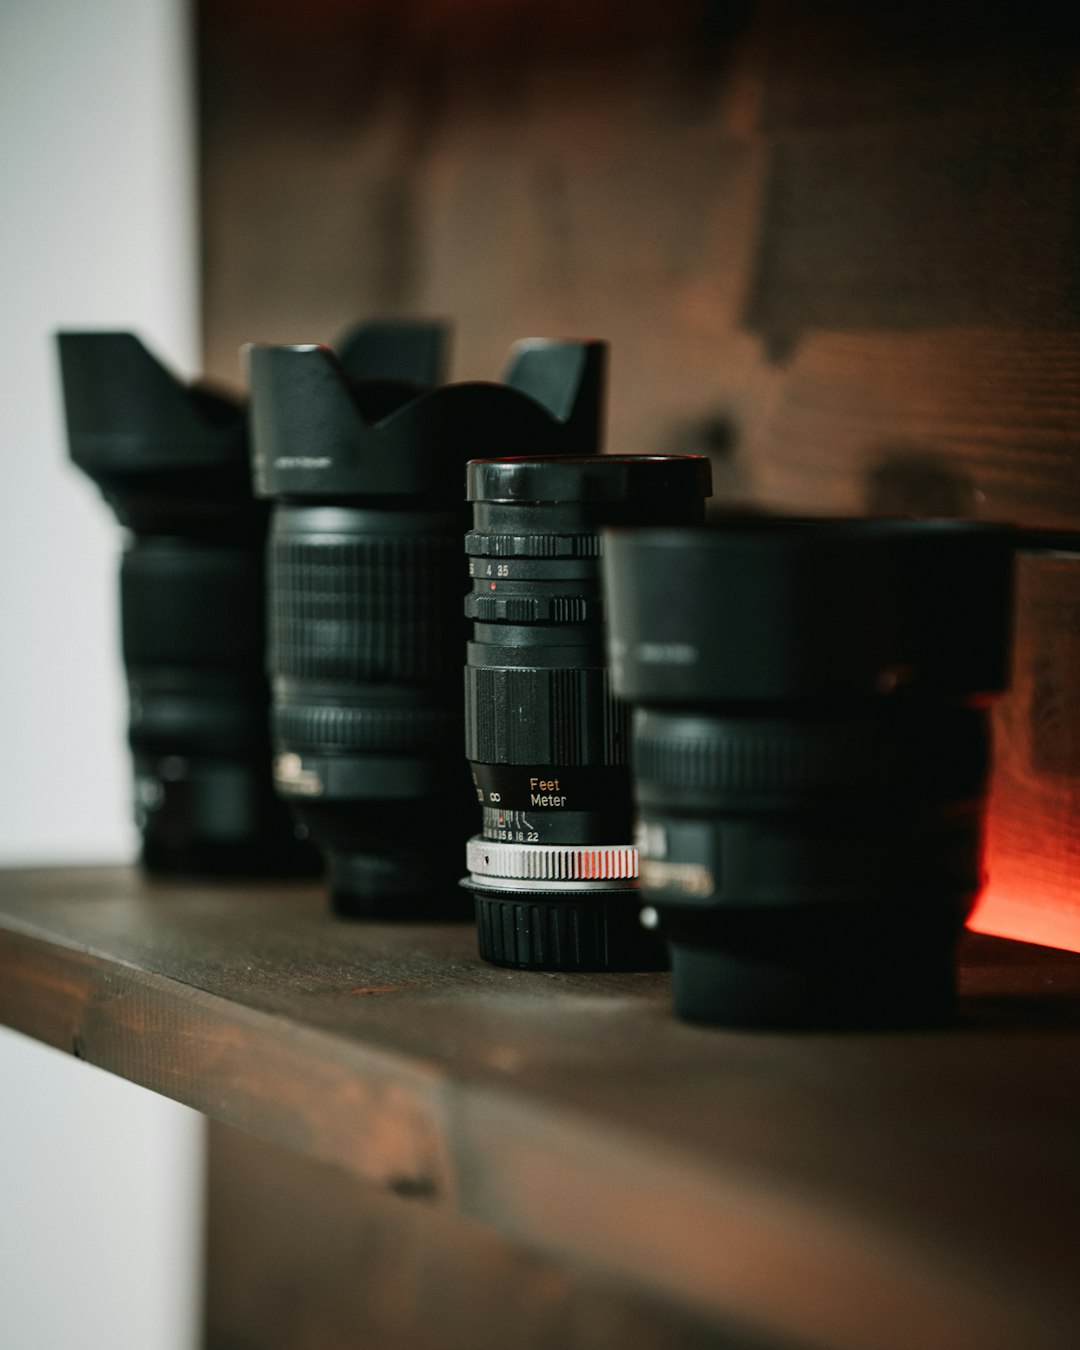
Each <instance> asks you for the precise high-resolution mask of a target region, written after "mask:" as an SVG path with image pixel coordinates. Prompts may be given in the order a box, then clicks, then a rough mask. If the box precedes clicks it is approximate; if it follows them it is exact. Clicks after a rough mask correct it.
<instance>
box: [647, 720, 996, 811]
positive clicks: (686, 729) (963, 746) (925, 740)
mask: <svg viewBox="0 0 1080 1350" xmlns="http://www.w3.org/2000/svg"><path fill="white" fill-rule="evenodd" d="M633 736H634V745H633V753H634V772H635V776H636V777H637V779H638V780H639V781H640V782H648V783H653V784H657V785H662V786H664V787H668V788H674V789H679V788H684V789H689V790H695V789H697V790H704V791H715V792H718V793H730V794H745V795H746V796H748V797H749V796H751V795H753V794H755V793H783V794H813V793H815V792H825V791H835V790H840V791H845V792H859V791H869V790H878V789H890V790H891V789H895V788H897V787H900V786H902V785H905V784H911V783H913V782H915V783H923V784H924V786H925V788H926V789H927V790H928V791H929V793H930V795H935V792H936V791H938V790H940V789H942V788H950V789H954V790H956V791H959V792H965V793H966V792H970V791H973V790H975V789H976V788H977V787H978V785H979V783H980V782H981V780H982V777H983V775H984V774H985V771H986V740H985V718H984V716H983V714H982V713H981V711H979V710H973V709H966V708H958V709H950V710H947V711H946V712H945V713H943V712H942V710H940V709H922V710H919V711H917V712H916V714H915V715H914V716H912V717H910V718H908V719H906V720H905V722H904V723H902V724H897V723H894V722H889V721H887V720H885V719H884V718H878V719H873V718H865V719H855V718H852V719H847V720H840V719H837V720H835V721H827V722H821V721H816V722H810V721H806V722H801V721H794V720H792V721H786V720H779V719H762V718H738V719H735V718H727V719H724V718H706V717H698V718H694V719H693V722H692V724H688V723H687V721H686V720H685V719H680V718H678V717H677V716H675V717H669V716H667V715H665V714H663V713H656V712H652V711H649V712H646V713H640V714H638V716H637V717H636V718H635V720H634V732H633Z"/></svg>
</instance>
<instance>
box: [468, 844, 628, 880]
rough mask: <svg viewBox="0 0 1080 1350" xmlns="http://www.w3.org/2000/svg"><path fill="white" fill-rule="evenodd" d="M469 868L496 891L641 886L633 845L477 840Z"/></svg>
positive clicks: (470, 847)
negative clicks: (520, 842) (516, 842)
mask: <svg viewBox="0 0 1080 1350" xmlns="http://www.w3.org/2000/svg"><path fill="white" fill-rule="evenodd" d="M466 865H467V866H468V869H469V872H470V874H471V877H472V880H473V881H474V882H476V883H477V884H478V885H481V886H483V887H485V888H486V889H498V890H545V891H548V890H550V891H567V890H589V891H597V890H626V889H628V888H630V887H634V886H636V885H637V884H638V881H637V878H638V851H637V849H636V848H634V847H633V846H632V845H629V844H505V843H495V842H493V841H492V840H490V839H484V838H483V837H482V836H480V835H477V836H475V837H474V838H472V839H470V840H469V843H468V846H467V852H466Z"/></svg>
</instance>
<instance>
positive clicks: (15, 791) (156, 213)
mask: <svg viewBox="0 0 1080 1350" xmlns="http://www.w3.org/2000/svg"><path fill="white" fill-rule="evenodd" d="M191 89H192V82H191V78H190V43H189V37H188V15H187V12H186V5H185V3H184V0H0V746H2V753H3V773H2V774H0V865H12V864H16V863H28V862H46V863H50V864H55V863H59V862H69V861H71V862H74V861H105V860H116V859H127V858H130V857H131V856H132V855H133V851H134V846H135V835H134V831H133V828H132V826H131V823H130V807H129V797H130V770H129V767H128V760H127V753H126V748H125V745H124V725H125V710H124V702H123V685H122V677H121V670H120V664H119V655H118V628H117V614H116V586H117V581H116V563H117V552H118V546H119V534H118V530H117V527H116V526H115V524H114V523H113V521H112V519H111V517H110V514H109V512H108V511H107V509H106V508H105V506H104V504H103V503H102V502H101V501H100V499H99V498H98V496H97V491H96V489H95V488H94V487H93V485H92V484H91V483H89V481H87V480H85V479H82V477H81V476H80V475H78V474H76V472H75V471H74V470H73V469H71V468H70V467H69V466H68V465H67V463H66V448H65V445H64V440H63V430H62V418H61V408H60V400H59V394H58V377H57V369H56V357H55V352H54V350H53V346H52V334H53V332H54V331H55V330H56V329H57V328H58V327H95V328H112V327H124V328H127V327H130V328H134V329H136V330H137V331H138V332H139V333H140V334H141V335H142V336H143V337H144V338H145V339H146V340H148V341H149V342H151V343H152V344H153V345H154V347H155V348H156V349H157V350H158V351H159V352H160V353H161V354H162V355H163V356H165V357H166V358H167V359H169V360H171V361H172V362H173V363H175V364H176V365H177V366H178V367H179V368H180V369H182V370H186V371H191V370H193V369H194V368H195V366H196V364H197V361H196V355H197V353H196V341H197V312H196V294H197V291H196V284H195V283H196V266H195V259H196V234H195V212H194V172H193V168H194V161H193V149H194V141H193V125H192V123H193V118H192V106H193V99H192V93H191ZM201 1141H202V1134H201V1121H200V1119H199V1118H198V1117H197V1116H195V1115H194V1113H192V1112H189V1111H186V1110H185V1109H184V1108H182V1107H179V1106H176V1105H175V1104H174V1103H171V1102H168V1101H166V1100H165V1099H164V1098H160V1097H156V1096H154V1095H153V1094H151V1093H147V1092H142V1091H140V1090H138V1089H136V1088H133V1087H131V1086H129V1085H127V1084H125V1083H122V1082H120V1081H119V1080H117V1079H113V1078H111V1077H109V1076H108V1075H106V1074H104V1073H101V1072H99V1071H98V1070H95V1069H91V1068H89V1067H87V1066H86V1065H82V1064H79V1063H78V1062H77V1061H74V1060H68V1059H65V1058H64V1057H63V1056H61V1055H59V1054H57V1053H56V1052H54V1051H50V1050H46V1049H43V1048H42V1047H40V1046H36V1045H34V1044H32V1043H31V1042H29V1041H26V1040H24V1039H23V1038H21V1037H18V1036H16V1035H15V1034H14V1033H11V1032H6V1031H5V1032H0V1346H2V1347H4V1350H39V1347H40V1350H57V1348H58V1347H66V1346H70V1347H78V1350H98V1347H101V1348H102V1350H104V1347H106V1346H108V1347H109V1350H127V1348H128V1347H130V1348H131V1350H136V1347H138V1350H174V1348H175V1350H181V1348H185V1350H186V1348H187V1347H190V1346H192V1345H194V1344H195V1343H196V1340H197V1325H198V1317H199V1309H198V1305H197V1287H198V1286H197V1271H198V1225H199V1217H200V1189H201V1187H200V1177H201Z"/></svg>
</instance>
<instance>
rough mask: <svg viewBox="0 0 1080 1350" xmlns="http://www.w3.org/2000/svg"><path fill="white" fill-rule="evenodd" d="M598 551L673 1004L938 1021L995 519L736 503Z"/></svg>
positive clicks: (963, 877)
mask: <svg viewBox="0 0 1080 1350" xmlns="http://www.w3.org/2000/svg"><path fill="white" fill-rule="evenodd" d="M605 544H606V548H607V571H606V579H607V589H606V593H607V600H608V606H609V624H610V629H609V636H610V656H611V665H612V676H613V681H614V687H615V690H616V692H617V693H618V694H619V695H621V696H622V697H623V698H626V699H628V700H630V701H631V702H632V703H633V704H634V709H635V710H634V720H633V741H634V790H635V797H636V805H637V812H638V828H637V840H638V845H639V848H640V850H641V884H642V899H643V901H644V904H645V908H644V909H643V917H644V919H645V921H646V922H648V923H650V924H652V925H655V926H656V927H657V929H658V931H659V932H661V933H663V935H664V936H665V937H666V938H667V940H668V942H669V944H670V950H671V958H672V973H673V984H674V999H675V1011H676V1012H677V1013H678V1014H679V1015H680V1016H682V1017H684V1018H687V1019H689V1020H691V1021H699V1022H712V1023H723V1024H728V1025H748V1026H796V1027H798V1026H845V1025H847V1026H876V1025H926V1024H936V1023H940V1022H942V1021H945V1020H948V1018H949V1017H950V1016H951V1015H952V1013H953V1010H954V1000H955V974H954V954H955V946H956V942H957V938H958V935H959V933H960V930H961V928H962V926H963V924H964V921H965V919H966V917H967V915H968V913H969V912H970V910H971V907H972V905H973V903H974V900H975V898H976V896H977V894H978V892H979V889H980V887H981V885H982V881H983V876H982V864H981V856H982V848H981V843H982V818H983V808H984V803H985V796H986V787H987V777H988V768H989V711H988V709H989V704H990V702H991V700H992V698H993V696H994V695H996V694H997V693H999V692H1000V691H1001V690H1003V689H1004V688H1005V686H1006V683H1007V670H1008V652H1009V631H1010V599H1011V576H1012V535H1011V532H1010V531H1009V530H1008V529H1007V528H1005V527H1000V526H993V525H983V524H974V523H963V522H956V521H908V520H848V521H843V520H835V521H784V520H761V521H758V522H751V521H746V522H742V523H739V524H733V525H728V526H721V527H716V528H706V529H695V530H687V531H679V532H676V531H673V530H657V531H643V530H626V531H614V532H612V533H611V534H610V535H609V536H607V537H606V540H605Z"/></svg>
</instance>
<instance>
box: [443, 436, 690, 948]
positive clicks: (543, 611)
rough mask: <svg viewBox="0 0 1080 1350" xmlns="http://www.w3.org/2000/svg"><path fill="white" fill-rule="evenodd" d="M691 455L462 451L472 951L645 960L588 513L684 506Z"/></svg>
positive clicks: (677, 513) (623, 756)
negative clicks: (487, 455)
mask: <svg viewBox="0 0 1080 1350" xmlns="http://www.w3.org/2000/svg"><path fill="white" fill-rule="evenodd" d="M709 490H710V470H709V462H708V460H707V459H704V458H701V457H695V456H689V455H686V456H679V455H668V456H646V455H600V456H592V457H587V458H585V457H582V458H577V459H573V460H557V459H544V458H535V457H521V458H514V459H501V460H486V461H484V460H481V461H474V462H473V463H471V464H470V465H469V467H468V497H469V500H470V501H471V502H473V504H474V520H473V528H472V530H471V531H470V532H469V534H468V535H467V537H466V552H467V553H468V555H469V571H470V575H471V577H472V591H471V593H470V595H469V597H468V599H467V601H466V610H465V612H466V615H467V617H468V618H470V619H471V620H472V621H473V640H472V641H471V642H470V643H469V646H468V656H467V664H466V670H465V743H466V754H467V757H468V759H469V761H470V767H471V771H472V776H473V785H474V789H475V794H476V797H477V799H478V800H479V802H480V804H481V808H482V813H483V815H482V832H481V834H480V835H478V836H477V837H475V838H474V839H472V840H471V841H470V843H469V845H468V850H467V866H468V869H469V876H468V879H467V881H466V883H465V884H466V885H467V886H468V887H469V888H470V889H471V890H472V891H473V893H474V895H475V899H476V915H477V926H478V933H479V944H480V954H481V956H483V957H484V958H485V959H486V960H489V961H492V962H495V963H496V964H500V965H509V966H517V967H522V968H540V969H655V968H657V967H659V966H661V965H663V964H664V955H663V951H662V948H661V947H660V944H659V943H658V942H657V941H656V939H655V936H654V935H652V934H650V933H647V932H646V931H644V930H643V929H642V928H641V926H640V924H639V923H638V917H637V916H638V909H639V907H640V906H639V904H638V895H637V855H636V851H635V849H634V848H633V847H632V845H631V842H630V841H631V833H632V805H631V796H630V777H629V770H628V768H627V752H628V749H629V736H628V710H627V708H626V707H625V705H623V704H621V703H620V702H618V701H617V700H616V699H614V698H613V697H612V694H611V689H610V683H609V677H608V671H607V666H606V658H605V652H604V603H603V593H602V581H601V564H602V557H601V555H602V550H603V545H602V541H601V536H600V529H601V526H603V525H609V524H613V523H620V524H641V523H652V524H681V523H687V522H694V521H700V520H701V519H702V517H703V515H704V499H705V497H707V496H708V494H709Z"/></svg>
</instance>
